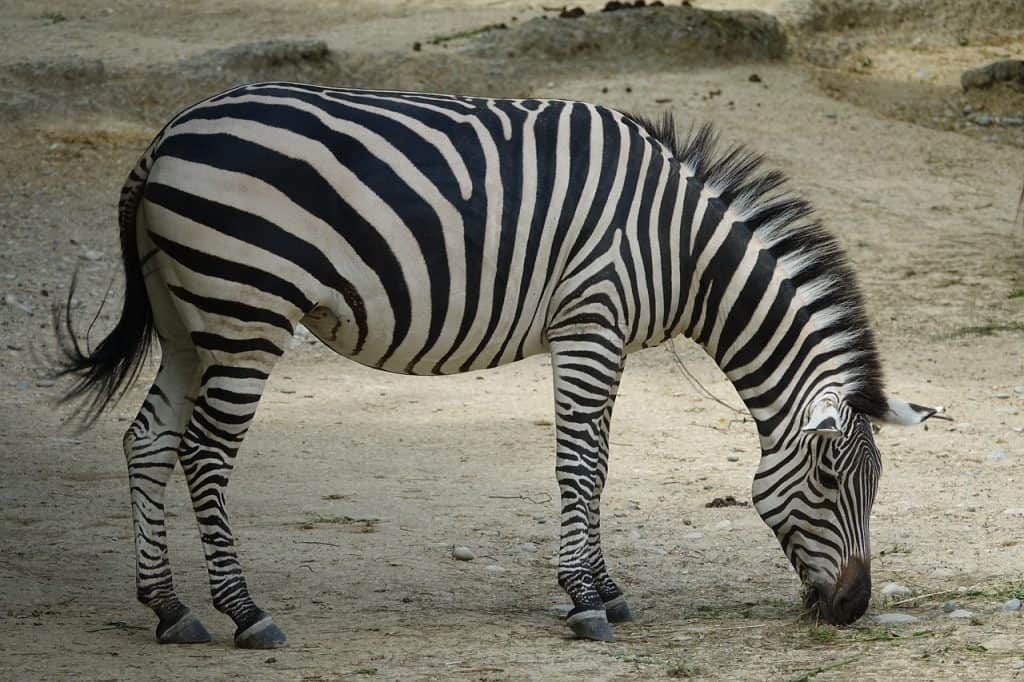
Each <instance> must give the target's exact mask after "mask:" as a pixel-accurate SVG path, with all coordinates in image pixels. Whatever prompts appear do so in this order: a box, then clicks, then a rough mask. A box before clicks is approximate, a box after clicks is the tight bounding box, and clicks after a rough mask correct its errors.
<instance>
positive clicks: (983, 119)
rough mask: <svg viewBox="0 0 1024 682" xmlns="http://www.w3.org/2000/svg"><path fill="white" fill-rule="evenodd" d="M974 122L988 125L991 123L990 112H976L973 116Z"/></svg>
mask: <svg viewBox="0 0 1024 682" xmlns="http://www.w3.org/2000/svg"><path fill="white" fill-rule="evenodd" d="M974 122H975V123H977V124H978V125H980V126H990V125H992V116H991V114H978V115H977V116H975V117H974Z"/></svg>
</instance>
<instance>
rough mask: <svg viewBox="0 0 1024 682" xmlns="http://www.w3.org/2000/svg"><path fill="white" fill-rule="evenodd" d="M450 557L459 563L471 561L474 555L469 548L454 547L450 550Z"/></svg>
mask: <svg viewBox="0 0 1024 682" xmlns="http://www.w3.org/2000/svg"><path fill="white" fill-rule="evenodd" d="M452 556H453V557H455V558H456V559H458V560H459V561H472V560H473V559H475V558H476V554H473V550H471V549H470V548H469V547H456V548H455V549H453V550H452Z"/></svg>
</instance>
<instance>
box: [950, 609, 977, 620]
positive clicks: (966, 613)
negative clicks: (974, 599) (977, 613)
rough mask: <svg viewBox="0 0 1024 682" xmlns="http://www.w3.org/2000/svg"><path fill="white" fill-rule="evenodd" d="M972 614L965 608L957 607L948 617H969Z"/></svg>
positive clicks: (972, 613)
mask: <svg viewBox="0 0 1024 682" xmlns="http://www.w3.org/2000/svg"><path fill="white" fill-rule="evenodd" d="M973 615H974V612H973V611H968V610H967V609H957V610H956V611H953V612H951V613H950V614H949V617H950V618H970V617H972V616H973Z"/></svg>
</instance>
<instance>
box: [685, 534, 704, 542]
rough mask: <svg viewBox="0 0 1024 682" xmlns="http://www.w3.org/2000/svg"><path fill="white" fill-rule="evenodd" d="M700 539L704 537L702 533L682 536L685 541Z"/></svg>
mask: <svg viewBox="0 0 1024 682" xmlns="http://www.w3.org/2000/svg"><path fill="white" fill-rule="evenodd" d="M702 537H704V533H700V532H693V533H687V534H686V535H684V536H683V538H684V539H686V540H700V539H701V538H702Z"/></svg>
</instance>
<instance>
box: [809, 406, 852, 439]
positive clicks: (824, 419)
mask: <svg viewBox="0 0 1024 682" xmlns="http://www.w3.org/2000/svg"><path fill="white" fill-rule="evenodd" d="M800 430H801V431H803V432H804V433H813V434H815V435H818V436H821V437H822V438H827V439H829V440H831V439H833V438H839V436H841V435H843V426H842V424H841V423H840V417H839V410H838V409H837V408H836V398H835V396H832V395H825V396H821V397H819V398H816V399H815V400H814V402H813V403H812V404H811V409H810V414H809V415H808V417H807V423H806V424H804V427H803V428H802V429H800Z"/></svg>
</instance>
